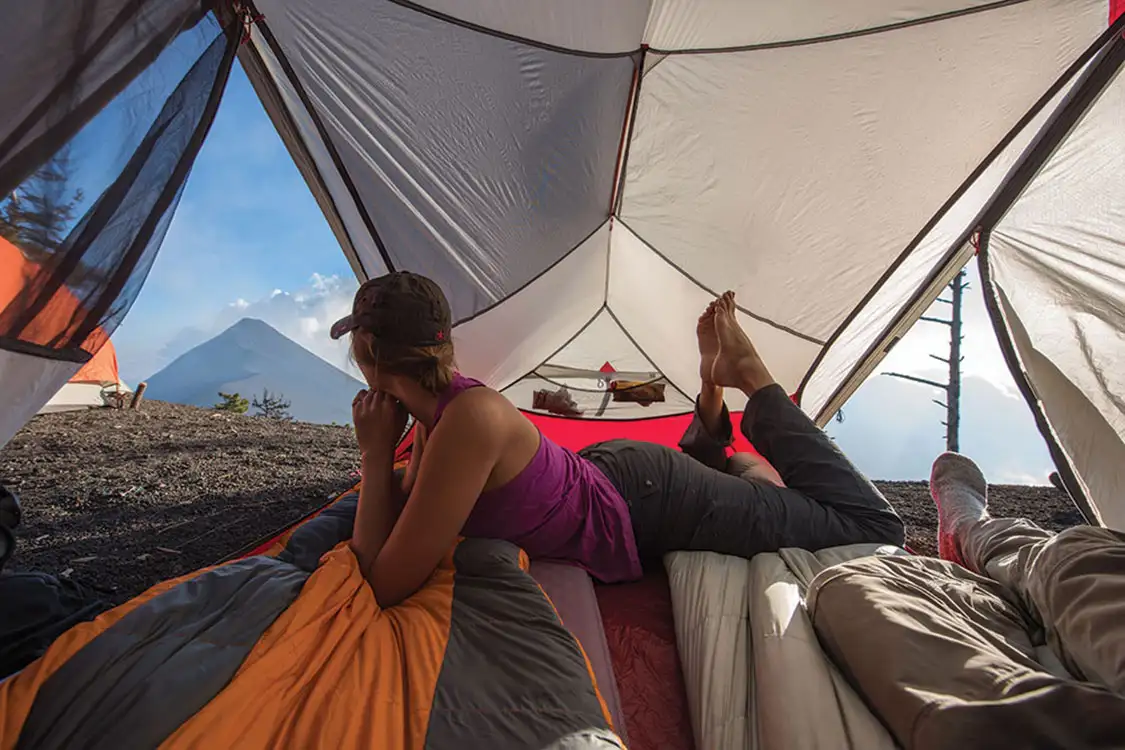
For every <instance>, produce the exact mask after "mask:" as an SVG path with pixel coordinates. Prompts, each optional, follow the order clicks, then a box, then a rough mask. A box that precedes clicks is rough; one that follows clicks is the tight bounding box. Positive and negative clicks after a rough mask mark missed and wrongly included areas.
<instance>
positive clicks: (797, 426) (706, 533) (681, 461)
mask: <svg viewBox="0 0 1125 750" xmlns="http://www.w3.org/2000/svg"><path fill="white" fill-rule="evenodd" d="M724 411H725V410H724ZM741 427H742V434H743V435H745V436H746V438H747V439H748V440H749V441H750V442H751V443H753V444H754V447H755V448H756V449H757V450H758V451H759V452H760V453H761V454H762V455H763V456H765V457H766V459H767V460H769V462H770V463H771V464H773V466H774V468H776V469H777V471H778V473H779V474H781V477H782V479H783V480H784V481H785V484H786V485H787V486H786V487H777V486H775V485H773V484H769V483H767V482H761V481H748V480H746V479H742V478H739V477H736V476H732V475H731V474H727V473H724V472H722V471H719V470H717V469H714V468H711V467H710V466H706V465H704V464H703V463H701V462H700V461H697V460H695V459H693V458H691V457H690V456H688V455H686V454H685V453H681V452H680V451H677V450H674V449H672V448H667V447H665V446H662V445H656V444H654V443H646V442H640V441H635V440H612V441H608V442H605V443H598V444H597V445H592V446H589V447H587V448H584V449H583V450H582V451H580V454H581V455H582V456H584V457H585V458H587V459H588V460H589V461H591V462H592V463H593V464H594V465H595V466H597V467H598V469H600V470H601V471H602V472H603V473H604V474H605V475H606V476H607V477H608V478H609V480H610V481H611V482H612V483H613V484H614V486H616V487H617V489H618V491H619V492H621V494H622V496H624V498H625V502H626V503H627V504H628V506H629V513H630V515H631V517H632V521H633V531H634V534H635V536H636V539H637V548H638V552H639V553H640V555H641V557H642V558H647V559H652V558H656V557H659V556H661V555H663V554H664V553H666V552H672V551H675V550H709V551H712V552H720V553H723V554H727V555H737V556H739V557H747V558H749V557H752V556H753V555H756V554H757V553H759V552H773V551H776V550H778V549H780V548H782V547H800V548H803V549H809V550H817V549H823V548H825V547H835V546H838V545H842V544H854V543H857V542H877V543H886V544H896V545H901V544H902V543H903V539H904V537H903V526H902V520H901V519H900V518H899V517H898V515H897V514H896V513H895V512H894V510H892V509H891V507H890V505H889V504H888V503H887V501H886V500H885V499H884V498H883V496H882V495H881V494H880V493H879V490H877V489H875V487H874V485H872V484H871V482H870V481H869V480H868V479H866V478H865V477H864V476H863V475H862V474H860V473H859V471H858V470H857V469H856V468H855V467H854V466H852V464H851V462H850V461H848V459H847V458H846V457H845V456H844V454H843V453H841V452H840V449H839V448H837V447H836V444H835V443H833V442H832V440H831V439H830V438H829V437H828V436H827V435H826V434H825V433H824V432H823V431H822V430H820V429H819V428H818V427H817V426H816V425H815V424H813V423H812V421H811V420H810V419H809V418H808V417H807V416H806V415H805V413H804V412H803V411H801V409H800V408H799V407H798V406H797V405H796V404H794V403H793V402H792V401H791V400H790V399H789V397H788V396H787V395H786V393H785V391H784V390H783V389H782V388H781V386H778V385H773V386H770V387H768V388H763V389H762V390H760V391H758V392H757V393H755V394H754V395H753V396H752V397H751V398H750V400H749V401H748V402H747V404H746V409H745V411H744V412H743V416H742V425H741ZM690 429H691V428H689V430H690Z"/></svg>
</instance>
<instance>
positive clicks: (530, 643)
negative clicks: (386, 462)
mask: <svg viewBox="0 0 1125 750" xmlns="http://www.w3.org/2000/svg"><path fill="white" fill-rule="evenodd" d="M357 501H358V494H357V493H355V492H354V491H353V492H351V493H349V494H347V495H345V496H343V497H341V498H340V499H339V500H338V501H337V502H336V503H335V504H334V505H332V506H330V507H329V508H328V509H326V510H325V511H324V512H323V513H321V514H320V515H318V516H316V517H315V518H313V519H311V520H309V521H307V522H306V523H304V524H303V525H302V526H300V527H298V528H297V529H296V530H295V531H294V532H293V533H292V534H290V535H289V536H288V538H286V539H284V540H283V541H282V543H280V544H279V545H276V546H275V547H274V548H273V549H271V550H270V552H269V553H267V554H264V555H257V556H254V557H248V558H245V559H242V560H237V561H234V562H230V563H227V564H224V565H220V566H217V567H213V568H209V569H204V570H202V571H198V572H196V573H193V574H190V575H187V576H184V577H182V578H179V579H175V580H172V581H166V582H164V583H161V584H158V585H157V586H154V587H153V588H152V589H150V590H149V591H147V592H145V593H144V594H142V595H140V596H138V597H136V598H135V599H133V600H131V601H129V602H127V603H125V604H123V605H121V606H120V607H116V608H114V609H112V610H110V611H108V612H106V613H104V614H102V615H100V616H99V617H97V618H96V619H94V620H93V621H91V622H86V623H82V624H80V625H77V626H75V627H74V628H72V629H70V630H69V631H67V632H66V633H64V634H63V635H62V636H61V637H59V638H58V639H57V640H56V641H55V642H54V643H53V644H52V645H51V647H50V648H49V649H48V650H47V652H46V653H45V654H44V655H43V656H42V657H41V658H40V659H38V660H37V661H35V662H33V663H32V664H30V665H29V666H28V667H27V668H25V669H24V670H23V671H21V672H19V673H17V674H15V675H13V676H11V677H10V678H8V679H7V680H5V681H4V682H3V683H0V750H8V749H9V748H37V749H41V748H63V747H67V748H74V747H82V748H87V749H93V748H111V747H112V748H153V747H162V748H187V747H238V748H280V747H286V748H292V747H301V748H311V747H331V748H343V749H345V750H347V749H349V748H356V749H357V750H358V749H359V748H363V749H364V750H366V749H368V748H394V749H397V748H426V749H433V750H445V749H447V748H448V749H456V750H463V749H464V748H466V747H488V748H521V749H522V748H558V749H560V750H561V749H562V748H568V749H569V748H576V749H577V748H620V747H623V745H622V744H621V742H620V740H619V739H618V738H617V737H616V735H615V734H614V733H613V732H612V728H611V725H610V719H609V714H608V711H607V710H606V708H605V704H604V703H603V701H602V699H601V696H600V695H599V693H598V691H597V687H596V685H595V682H594V678H593V675H592V671H591V669H590V666H589V663H588V661H587V660H586V656H585V654H584V652H583V651H582V648H581V646H580V645H579V644H578V642H577V640H575V638H574V637H573V636H572V635H571V633H570V632H569V631H568V630H567V629H566V628H565V627H564V626H563V625H562V623H561V622H560V620H559V618H558V615H557V614H556V612H555V610H554V607H553V606H552V604H551V602H550V600H549V599H548V598H547V597H546V596H545V595H544V593H543V592H542V590H541V589H540V588H539V586H538V584H536V583H535V581H534V579H532V578H531V576H530V575H529V574H528V572H527V570H528V560H527V556H526V555H525V554H524V553H523V552H522V550H520V549H519V548H517V547H515V546H514V545H512V544H509V543H507V542H502V541H497V540H486V539H460V540H458V542H457V543H456V544H455V546H454V548H453V549H452V550H451V551H450V553H449V554H448V555H447V556H446V558H445V559H444V560H443V561H442V563H441V565H440V566H439V567H438V569H437V570H436V571H435V572H434V574H433V575H432V576H431V578H430V579H429V581H428V582H427V583H426V585H425V586H424V587H423V588H422V589H421V590H419V591H418V592H417V593H416V594H415V595H414V596H412V597H411V598H409V599H408V600H406V601H405V602H403V603H402V604H400V605H398V606H396V607H392V608H390V609H386V610H384V609H381V608H380V607H379V605H378V604H377V603H376V601H375V597H374V595H373V594H372V592H371V589H370V587H368V586H367V584H366V583H365V582H364V580H363V577H362V576H361V574H360V572H359V568H358V565H357V563H356V558H355V556H354V555H353V554H352V551H351V549H350V548H349V546H348V545H347V539H348V538H349V537H350V536H351V529H352V521H353V519H354V516H355V507H356V503H357Z"/></svg>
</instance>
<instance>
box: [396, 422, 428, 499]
mask: <svg viewBox="0 0 1125 750" xmlns="http://www.w3.org/2000/svg"><path fill="white" fill-rule="evenodd" d="M425 450H426V426H425V425H424V424H422V423H421V422H415V423H414V444H413V445H412V446H410V463H408V464H407V465H406V475H405V476H404V477H403V478H402V494H403V496H404V497H410V491H411V490H412V489H414V482H415V481H416V480H417V479H418V467H419V466H421V465H422V452H423V451H425Z"/></svg>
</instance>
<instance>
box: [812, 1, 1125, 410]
mask: <svg viewBox="0 0 1125 750" xmlns="http://www.w3.org/2000/svg"><path fill="white" fill-rule="evenodd" d="M1123 18H1125V17H1123ZM1121 26H1122V22H1121V19H1119V20H1118V23H1116V24H1114V26H1111V27H1110V28H1109V29H1107V30H1106V31H1105V32H1103V33H1102V34H1100V35H1099V36H1098V38H1097V39H1095V40H1094V42H1093V43H1092V44H1091V45H1090V46H1089V47H1087V48H1086V50H1084V51H1083V52H1082V54H1080V55H1079V56H1078V58H1077V59H1075V61H1074V62H1073V63H1071V65H1070V66H1069V67H1068V68H1067V69H1066V70H1064V71H1063V72H1062V74H1061V75H1060V76H1059V77H1058V78H1057V79H1056V80H1055V82H1054V83H1053V84H1051V86H1050V87H1049V88H1048V89H1047V91H1046V92H1044V94H1043V95H1042V96H1041V97H1040V98H1039V99H1037V100H1036V101H1035V103H1034V104H1032V105H1031V107H1030V108H1029V109H1028V110H1027V112H1025V113H1024V115H1023V117H1021V118H1020V119H1019V120H1017V121H1016V123H1015V124H1014V125H1013V126H1012V128H1011V129H1010V130H1009V131H1008V132H1007V133H1006V134H1005V135H1004V137H1003V138H1001V139H1000V141H999V143H997V144H996V146H995V147H994V148H993V149H992V150H991V151H989V152H988V154H986V155H985V157H984V159H983V160H981V162H980V164H978V165H977V167H976V169H974V170H973V171H972V172H970V173H969V175H968V176H967V177H966V178H965V180H964V181H963V182H962V183H961V184H960V185H959V186H958V187H957V189H956V190H955V191H953V194H952V195H950V197H949V198H948V200H946V202H945V203H943V204H942V205H941V206H940V207H939V208H938V210H937V212H935V213H934V215H933V216H932V217H930V220H929V221H927V222H926V224H925V225H924V226H923V227H922V228H921V229H920V230H919V231H918V233H917V234H916V235H914V238H913V239H912V240H911V241H910V242H909V243H908V244H907V246H906V247H905V248H904V249H903V251H902V252H901V253H899V255H898V257H896V258H895V259H894V261H893V262H892V263H891V264H890V265H889V266H888V267H887V269H886V270H885V271H884V272H883V274H882V275H881V276H880V277H879V278H878V279H877V280H876V281H875V284H874V285H873V286H872V287H871V288H870V289H869V290H868V291H867V293H866V294H864V295H863V297H862V298H861V299H860V300H859V302H858V303H857V304H856V306H855V307H853V308H852V310H851V312H850V313H848V315H847V316H846V317H845V318H844V320H843V322H841V323H840V325H839V326H837V328H836V330H835V331H833V332H832V335H831V336H829V337H828V340H827V341H825V342H824V343H823V348H822V349H821V351H820V353H819V354H818V355H817V357H816V359H814V360H813V363H812V364H811V365H810V366H809V369H808V371H807V372H806V373H805V377H804V378H802V379H801V383H800V385H798V386H797V393H796V397H797V403H800V402H801V400H802V398H803V397H804V394H805V388H806V387H807V386H808V384H809V382H810V381H811V380H812V378H813V376H814V375H815V374H816V371H817V369H818V368H819V367H820V365H821V364H822V363H823V362H824V359H825V357H826V356H827V355H828V351H829V350H830V349H831V348H832V347H833V346H834V345H835V344H836V343H837V341H838V340H839V339H840V337H841V336H842V335H843V334H844V331H846V330H847V329H848V327H849V326H850V325H851V324H852V323H854V322H855V320H856V318H858V317H859V315H860V313H861V312H863V309H864V308H865V307H867V305H868V304H870V303H871V301H872V300H873V299H874V298H875V295H877V294H878V293H879V292H880V291H881V290H882V289H883V287H884V286H885V285H886V283H887V282H888V281H889V280H890V278H891V276H893V275H894V273H895V271H897V270H898V269H899V268H900V267H901V266H902V264H903V263H905V262H906V260H907V259H908V258H909V257H910V256H911V255H913V254H914V251H915V250H917V249H918V246H919V245H921V244H922V240H924V239H925V238H926V237H927V236H928V235H929V234H930V232H931V231H933V229H934V227H935V226H937V224H938V222H940V221H941V220H942V219H943V218H944V217H945V215H946V214H948V213H949V211H950V210H952V208H953V207H954V206H955V205H956V203H957V201H959V200H960V199H961V198H962V197H964V195H965V193H967V192H968V191H969V188H971V187H972V186H973V185H974V184H975V183H976V182H977V180H979V179H980V177H981V175H982V174H984V172H985V171H986V170H987V169H988V168H989V167H990V166H992V164H993V162H995V161H996V159H997V158H999V156H1000V154H1001V153H1003V151H1004V149H1006V148H1007V147H1008V146H1009V145H1011V143H1012V141H1013V140H1015V138H1016V137H1017V136H1018V135H1019V134H1020V133H1021V132H1022V131H1023V130H1024V128H1026V127H1027V126H1028V125H1030V124H1031V121H1032V120H1034V119H1035V117H1036V115H1038V114H1039V112H1040V111H1042V110H1043V108H1044V107H1046V106H1047V104H1049V103H1050V101H1051V99H1053V98H1054V97H1055V95H1056V94H1058V92H1059V91H1061V90H1062V88H1063V87H1064V86H1065V85H1066V84H1067V82H1068V81H1070V80H1071V79H1073V78H1074V76H1076V75H1077V74H1078V72H1079V71H1080V70H1081V69H1082V66H1084V65H1085V64H1086V63H1087V62H1089V60H1090V59H1092V58H1093V57H1094V55H1096V54H1097V52H1098V51H1099V50H1101V49H1103V48H1104V47H1105V45H1106V44H1107V43H1108V42H1109V41H1110V40H1111V39H1112V38H1113V36H1114V35H1115V34H1116V33H1117V29H1118V28H1119V27H1121ZM1064 104H1065V102H1063V103H1060V104H1059V107H1062V106H1063V105H1064ZM1044 127H1046V126H1044ZM989 203H991V200H990V201H989ZM987 205H988V204H987V203H986V204H985V208H987ZM980 216H981V215H980V214H978V215H977V216H976V217H974V219H973V221H972V222H971V223H970V224H969V226H968V228H966V229H965V231H964V232H963V233H962V234H961V235H958V239H957V241H956V242H955V243H954V244H953V245H952V247H951V248H950V249H949V250H947V251H946V253H945V254H944V255H943V256H942V260H941V261H940V263H939V264H937V266H936V267H935V271H933V272H931V273H930V275H929V276H928V277H927V278H926V280H925V282H924V283H923V284H921V285H920V286H919V290H921V289H924V288H925V287H926V286H927V285H928V284H929V283H930V281H931V280H932V278H934V277H935V276H936V275H938V274H940V273H941V270H942V269H943V268H944V267H945V266H946V265H948V263H949V262H950V260H951V259H952V258H953V257H955V256H956V255H957V251H958V249H959V248H960V247H961V246H962V245H963V244H964V243H965V241H966V240H967V239H968V237H969V235H970V234H972V231H973V228H974V227H975V226H976V225H977V223H978V222H979V220H980ZM915 301H917V295H914V296H912V297H911V299H910V300H908V301H907V302H906V304H904V305H903V306H902V307H901V308H900V313H899V315H896V316H895V319H894V320H893V321H892V322H891V323H890V324H889V325H888V326H887V327H885V328H884V329H883V332H882V333H881V334H880V335H879V337H878V338H877V339H876V340H875V341H874V342H872V344H871V346H869V347H868V348H867V350H866V351H865V352H864V354H863V356H862V357H860V359H859V360H858V361H857V364H858V362H863V361H864V360H866V359H867V358H868V357H870V356H871V353H872V352H874V351H875V350H876V349H878V348H879V347H880V346H881V345H883V344H884V343H885V339H886V337H887V335H888V334H889V333H890V331H891V330H893V329H894V328H895V327H897V325H898V323H899V322H900V316H901V312H902V311H905V310H906V309H908V308H909V307H910V306H911V305H913V304H914V302H915ZM855 372H856V369H855V368H854V367H853V369H852V371H851V372H850V373H849V374H848V376H847V377H846V378H845V379H844V381H842V382H841V383H840V385H839V386H837V387H836V389H835V390H834V391H833V392H832V395H831V396H829V398H828V400H827V401H826V402H825V405H827V404H828V403H829V402H831V401H832V400H834V399H835V397H836V394H837V393H839V392H840V391H841V390H842V389H843V388H844V387H846V386H847V385H848V381H850V380H851V379H852V378H853V377H854V375H855ZM818 419H819V417H818Z"/></svg>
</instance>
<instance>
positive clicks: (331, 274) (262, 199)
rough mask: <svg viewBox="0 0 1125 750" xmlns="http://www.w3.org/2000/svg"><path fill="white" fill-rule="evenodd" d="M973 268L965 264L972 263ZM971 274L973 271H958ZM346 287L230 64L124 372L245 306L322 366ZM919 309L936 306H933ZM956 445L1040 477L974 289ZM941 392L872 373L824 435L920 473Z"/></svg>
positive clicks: (310, 205)
mask: <svg viewBox="0 0 1125 750" xmlns="http://www.w3.org/2000/svg"><path fill="white" fill-rule="evenodd" d="M970 268H971V269H972V266H970ZM970 279H971V280H975V269H972V270H971V271H970ZM355 287H356V281H355V277H354V274H353V273H352V271H351V268H350V267H349V265H348V263H347V261H346V259H345V258H344V255H343V253H342V252H341V250H340V248H339V245H338V243H337V242H336V239H335V237H334V236H333V235H332V233H331V231H330V230H329V228H328V224H327V222H326V221H325V219H324V217H323V215H322V214H321V212H320V209H319V208H318V207H317V205H316V202H315V201H314V199H313V198H312V195H311V194H310V193H309V190H308V188H307V186H306V185H305V182H304V180H303V179H302V178H301V176H300V174H299V173H298V171H297V169H296V167H295V166H294V165H293V162H292V160H291V159H290V158H289V155H288V153H287V151H286V150H285V147H284V146H283V144H282V143H281V140H280V138H279V137H278V135H277V134H276V132H275V131H274V129H273V126H272V125H271V123H270V122H269V119H268V118H267V116H266V114H265V112H264V111H263V110H262V107H261V105H260V104H259V102H258V100H257V97H256V95H255V94H254V92H253V89H252V88H251V86H250V83H249V81H248V80H247V78H246V76H245V74H244V73H243V72H242V70H241V68H239V67H237V66H236V68H235V70H234V72H233V74H232V76H231V81H230V84H229V86H228V88H227V91H226V94H225V96H224V99H223V103H222V106H221V107H220V109H219V113H218V116H217V117H216V119H215V122H214V125H213V127H212V130H211V134H210V136H209V138H208V139H207V141H206V143H205V145H204V147H203V150H202V151H201V153H200V155H199V157H198V159H197V161H196V164H195V167H194V169H193V171H192V174H191V177H190V179H189V180H188V183H187V186H186V188H185V190H184V194H183V197H182V199H181V201H180V204H179V209H178V211H177V213H176V215H175V218H174V219H173V222H172V224H171V226H170V228H169V230H168V234H167V237H166V238H165V241H164V245H163V247H162V249H161V251H160V253H159V255H158V256H157V259H156V261H155V263H154V265H153V267H152V270H151V272H150V274H149V277H148V280H147V283H146V284H145V286H144V287H143V289H142V291H141V293H140V295H139V296H138V298H137V300H136V302H135V304H134V305H133V308H132V310H131V311H130V313H129V315H128V316H127V317H126V319H125V322H124V323H123V324H122V325H121V326H120V327H119V328H118V330H117V332H116V333H115V334H114V337H113V340H114V343H115V345H116V347H117V353H118V360H119V362H120V365H121V373H122V377H123V378H124V379H125V381H126V382H128V383H133V384H135V383H136V382H138V381H140V380H142V379H144V378H146V377H148V376H150V375H152V374H154V373H155V372H157V371H158V370H159V369H161V368H162V367H164V366H165V365H167V364H168V363H170V362H171V361H172V360H173V359H175V357H177V356H179V355H180V354H182V353H184V352H186V351H187V350H188V349H190V348H191V347H192V346H195V345H196V344H199V343H202V342H203V341H205V340H207V339H208V338H210V337H212V336H214V335H216V334H218V333H220V332H221V331H222V330H224V329H225V328H227V327H228V326H230V325H232V324H233V323H235V322H237V321H238V320H239V319H241V318H242V317H246V316H252V317H257V318H261V319H263V320H265V321H266V322H268V323H270V324H271V325H273V326H274V327H275V328H277V329H278V330H280V331H281V332H282V333H284V334H285V335H286V336H288V337H290V338H291V339H293V340H295V341H297V342H298V343H300V344H301V345H302V346H305V347H306V348H307V349H309V350H310V351H313V352H314V353H316V354H318V355H320V356H321V357H323V358H325V359H326V360H328V361H330V362H332V363H333V364H335V365H337V366H339V367H342V368H348V364H347V359H346V352H345V349H344V347H343V345H342V342H333V341H331V340H330V339H329V337H328V335H327V328H328V326H330V325H331V321H333V320H335V319H336V318H338V317H339V316H340V315H343V314H345V313H346V311H347V310H348V308H349V307H350V304H351V297H352V294H353V293H354V290H355ZM931 314H937V315H944V314H946V310H945V309H940V308H939V309H937V310H935V311H933V312H932V313H931ZM965 318H966V326H965V343H964V352H965V376H966V378H967V379H971V380H972V382H971V383H967V385H966V393H967V394H969V393H971V394H972V395H971V396H970V395H967V396H966V403H965V404H964V408H963V414H965V416H964V418H963V419H964V430H963V432H962V450H963V451H964V452H966V453H969V454H970V455H973V456H974V457H976V458H977V459H978V460H979V461H980V462H981V463H982V466H983V467H984V468H985V471H986V474H988V475H989V477H990V479H993V480H994V481H1004V482H1013V483H1033V482H1034V483H1045V481H1046V477H1047V473H1048V472H1049V471H1051V470H1052V466H1051V462H1050V459H1049V457H1048V454H1047V451H1046V447H1045V446H1044V444H1043V442H1042V440H1041V439H1040V437H1039V435H1038V432H1037V431H1036V428H1035V426H1034V423H1033V421H1032V419H1031V416H1030V414H1029V412H1028V411H1027V409H1026V406H1025V405H1024V403H1023V401H1022V399H1021V398H1020V397H1019V396H1018V394H1017V392H1016V389H1015V386H1014V384H1013V382H1012V379H1011V376H1010V375H1009V373H1008V371H1007V368H1006V366H1005V364H1004V362H1003V358H1002V357H1001V355H1000V352H999V349H998V347H997V345H996V341H995V338H994V335H993V333H992V329H991V326H990V325H989V323H988V320H987V316H986V313H985V310H984V306H983V302H982V300H981V297H980V292H979V289H976V288H975V285H974V288H973V289H971V290H970V291H969V292H968V293H967V297H966V306H965ZM947 347H948V332H947V330H946V329H945V328H944V327H942V326H936V325H927V324H924V323H923V324H919V325H917V326H915V328H914V330H912V331H911V332H910V333H909V334H907V336H906V337H904V339H903V340H902V341H901V342H900V343H899V344H898V345H897V346H896V347H895V349H894V351H893V352H892V354H891V356H889V357H888V358H887V360H886V361H885V362H884V363H883V365H882V366H881V367H880V368H879V371H878V372H879V373H884V372H887V371H890V370H897V371H900V372H907V373H912V374H916V375H923V376H926V377H930V378H933V379H938V380H940V379H942V372H941V371H940V370H938V369H935V367H934V365H935V363H934V361H933V360H932V359H931V358H930V355H931V354H936V355H944V354H946V352H947ZM938 396H939V394H938V393H937V392H935V391H933V390H932V389H929V388H926V387H925V386H917V385H913V384H909V383H904V382H903V381H898V380H894V379H892V378H888V377H886V376H884V375H881V374H876V375H874V376H873V377H872V378H871V379H869V380H868V382H867V383H866V384H865V385H864V386H863V387H862V388H861V389H860V390H859V392H858V393H857V394H856V395H855V396H854V397H853V399H852V400H851V401H850V402H849V403H848V404H847V405H846V406H845V408H844V414H845V418H846V421H845V422H844V423H843V424H832V425H830V426H829V428H828V430H829V433H830V434H832V435H833V436H834V437H836V438H837V440H838V442H839V443H840V445H841V447H842V448H843V449H844V450H845V452H848V453H849V454H850V455H852V456H853V459H854V460H855V461H856V462H857V464H859V466H860V468H861V469H863V470H864V471H867V472H868V473H870V474H871V475H872V476H874V477H876V478H882V479H920V478H924V477H925V476H926V474H927V473H928V468H929V464H930V462H931V461H932V459H933V457H934V456H936V455H937V453H939V452H940V451H941V450H942V449H943V447H944V443H943V428H942V426H941V424H940V421H941V419H942V418H943V413H942V410H941V409H939V408H938V407H937V406H934V405H933V404H932V403H931V398H935V397H938Z"/></svg>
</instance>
